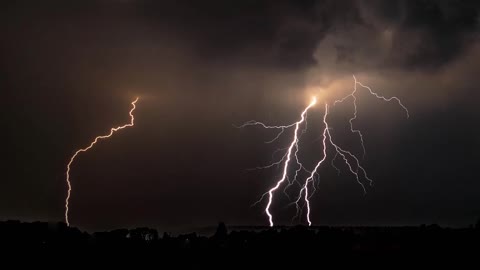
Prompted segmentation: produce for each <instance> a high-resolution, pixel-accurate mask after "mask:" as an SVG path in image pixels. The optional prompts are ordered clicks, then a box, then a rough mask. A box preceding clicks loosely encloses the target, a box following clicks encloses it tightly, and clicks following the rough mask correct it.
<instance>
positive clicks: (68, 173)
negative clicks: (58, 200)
mask: <svg viewBox="0 0 480 270" xmlns="http://www.w3.org/2000/svg"><path fill="white" fill-rule="evenodd" d="M137 101H138V97H137V98H136V99H135V100H134V101H132V103H131V104H132V109H131V110H130V112H129V115H130V123H128V124H125V125H123V126H119V127H115V128H111V129H110V133H109V134H107V135H102V136H97V137H96V138H95V139H94V140H93V141H92V142H91V143H90V145H89V146H87V147H85V148H82V149H79V150H77V151H76V152H75V154H73V156H72V157H71V158H70V161H69V162H68V164H67V173H66V174H67V178H66V182H67V186H68V191H67V198H66V199H65V222H66V223H67V226H70V222H69V220H68V211H69V208H68V206H69V201H70V195H71V192H72V184H71V182H70V168H71V165H72V163H73V161H75V158H76V157H77V156H78V154H80V153H82V152H87V151H88V150H90V149H91V148H92V147H93V146H94V145H95V144H96V143H97V142H98V141H99V140H103V139H106V138H110V137H111V136H112V135H113V133H115V132H117V131H119V130H121V129H124V128H127V127H133V125H134V121H135V117H134V116H133V111H135V108H136V106H135V104H136V103H137Z"/></svg>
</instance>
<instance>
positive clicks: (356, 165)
mask: <svg viewBox="0 0 480 270" xmlns="http://www.w3.org/2000/svg"><path fill="white" fill-rule="evenodd" d="M353 79H354V81H355V85H354V89H353V92H351V93H350V94H348V95H347V96H345V97H343V98H342V99H339V100H335V101H334V103H333V105H336V104H337V103H342V102H344V101H345V100H346V99H348V98H350V97H351V98H352V100H353V108H354V113H353V116H352V117H351V118H350V119H349V123H350V131H351V132H352V133H355V134H358V136H359V138H360V143H361V146H362V150H363V156H365V154H366V151H365V145H364V138H363V134H362V133H361V131H360V130H359V129H355V128H354V127H353V121H354V120H356V119H357V96H356V94H357V86H358V85H360V86H361V87H363V88H365V89H367V90H368V91H369V93H370V94H371V95H373V96H374V97H376V98H377V99H381V100H383V101H385V102H390V101H396V102H397V103H398V105H399V106H400V107H401V108H402V109H403V110H405V112H406V114H407V118H408V117H409V112H408V109H407V108H406V107H405V106H404V105H403V103H402V102H401V101H400V99H399V98H397V97H395V96H394V97H390V98H386V97H384V96H381V95H379V94H377V93H375V92H373V90H372V89H371V88H370V87H368V86H365V85H363V84H362V83H360V82H359V81H357V78H356V77H355V76H353ZM315 103H316V99H314V100H313V101H312V102H311V103H310V105H309V106H308V107H306V108H305V110H304V111H303V112H302V114H301V119H300V120H299V121H297V122H295V123H293V124H290V125H285V126H268V125H265V124H263V123H261V122H258V121H249V122H247V123H245V124H244V125H242V126H240V127H245V126H250V125H259V126H262V127H263V128H266V129H280V132H279V133H278V134H277V135H276V137H275V138H274V139H273V140H271V141H268V142H267V143H271V142H273V141H275V140H277V139H278V138H279V137H280V136H281V135H282V134H283V133H284V131H285V130H286V129H288V128H291V127H295V132H294V136H293V139H292V141H291V143H290V146H289V147H288V150H287V152H286V153H285V154H284V155H283V156H282V158H281V159H280V160H279V161H276V162H273V163H272V164H270V165H267V166H264V167H257V168H258V169H260V168H270V167H273V166H275V165H277V166H279V165H280V164H283V174H282V177H281V178H280V180H278V181H277V182H276V185H275V186H274V187H272V188H271V189H270V190H269V191H268V192H266V193H264V194H263V195H262V196H261V198H260V200H259V201H257V202H256V203H255V204H257V203H259V202H260V201H262V200H263V198H264V197H265V196H266V195H267V194H268V203H267V206H266V208H265V212H266V214H267V216H268V219H269V223H270V226H273V225H274V223H273V217H272V214H271V212H270V207H271V205H272V202H273V195H274V192H275V191H276V190H277V189H278V188H279V187H280V186H281V185H282V184H283V182H285V181H287V182H288V184H287V185H286V186H285V189H284V193H285V194H286V195H287V197H288V194H287V193H286V191H285V190H286V189H287V188H288V187H290V186H291V185H293V184H294V183H297V184H299V185H300V183H299V182H298V181H297V177H298V175H299V172H300V171H302V170H303V171H305V172H307V173H308V174H309V176H308V177H307V179H306V180H305V182H304V184H303V185H300V191H299V194H298V197H297V199H296V200H295V201H294V202H293V203H292V204H295V205H296V208H297V215H296V216H294V219H295V218H296V217H298V216H299V215H300V214H301V213H302V210H303V206H302V207H300V205H299V203H300V200H301V199H302V198H303V200H304V202H305V204H304V206H306V207H307V222H308V225H309V226H310V225H311V224H312V222H311V219H310V212H311V211H310V210H311V208H310V198H311V196H312V195H313V194H314V193H315V191H316V187H315V184H314V182H315V176H317V175H318V171H319V169H320V167H321V165H322V164H323V163H324V162H325V161H326V159H327V146H328V145H331V146H332V147H333V149H334V150H335V155H334V156H333V158H332V159H331V165H332V167H334V168H335V169H336V170H337V172H338V174H340V169H339V168H338V167H336V166H335V164H334V162H335V160H336V159H337V157H338V156H340V157H341V158H342V159H343V161H344V162H345V165H346V166H347V167H348V169H349V171H350V173H352V174H353V175H354V176H355V179H356V181H357V183H358V184H359V185H360V186H361V187H362V189H363V191H364V193H366V191H367V190H366V188H365V185H364V183H363V182H362V181H364V180H366V181H368V183H369V185H370V186H371V185H372V184H373V180H372V179H371V178H370V177H369V176H368V175H367V172H366V170H365V168H364V167H363V166H362V165H361V164H360V158H358V157H357V156H356V155H355V154H354V153H352V152H351V151H348V150H345V149H343V148H342V147H340V146H339V145H338V144H336V143H335V142H334V140H333V138H332V134H331V127H330V126H329V124H328V116H329V106H328V104H327V103H325V114H324V116H323V124H324V129H323V136H322V137H323V140H322V142H323V157H322V158H321V160H320V161H318V163H317V164H316V166H315V167H314V169H313V170H312V171H308V170H307V169H305V167H304V166H303V164H302V163H301V162H300V160H299V157H298V153H299V147H298V142H299V139H300V136H301V134H300V135H299V129H300V125H301V124H302V123H305V128H304V129H303V130H302V134H303V133H305V132H306V124H307V122H306V114H307V111H308V109H309V108H310V107H312V106H313V105H315ZM292 152H293V153H292ZM292 155H293V157H294V158H295V163H296V165H297V166H298V167H297V169H296V170H295V174H294V177H293V180H291V181H290V180H289V178H288V171H289V167H290V163H291V159H292ZM310 184H312V185H311V186H312V188H313V190H312V191H310V189H309V185H310Z"/></svg>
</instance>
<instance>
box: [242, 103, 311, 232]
mask: <svg viewBox="0 0 480 270" xmlns="http://www.w3.org/2000/svg"><path fill="white" fill-rule="evenodd" d="M315 103H317V99H316V98H315V97H314V98H313V99H312V101H311V102H310V104H309V105H308V106H307V107H306V108H305V109H304V110H303V112H302V114H301V115H300V120H298V121H297V122H295V123H293V124H290V125H285V126H267V125H265V124H264V123H262V122H258V121H253V120H252V121H249V122H246V123H245V124H243V125H241V126H239V127H238V128H243V127H246V126H254V125H259V126H262V127H263V128H266V129H280V132H279V133H278V134H277V136H276V137H275V138H274V139H273V140H270V141H268V142H267V143H271V142H273V141H275V140H276V139H278V138H279V137H280V135H282V134H283V132H284V131H285V129H288V128H291V127H295V131H294V135H293V139H292V142H291V143H290V146H289V147H288V148H287V152H286V154H285V155H284V156H283V157H282V158H281V159H280V161H277V162H274V163H272V164H270V165H267V166H265V167H258V168H269V167H272V166H274V165H278V164H280V163H281V162H283V161H284V165H283V175H282V177H281V178H280V180H278V181H277V184H276V185H275V186H274V187H272V188H271V189H270V190H269V191H268V192H266V193H264V194H263V195H262V197H261V198H260V200H259V201H257V203H258V202H260V201H261V200H262V199H263V197H265V195H267V194H268V204H267V207H266V208H265V212H266V213H267V215H268V219H269V222H270V226H273V216H272V214H271V213H270V206H271V205H272V202H273V193H274V192H275V191H276V190H277V189H278V188H279V187H280V185H281V184H282V183H283V182H285V180H287V181H288V179H287V177H288V167H289V164H290V160H291V156H292V152H293V149H294V148H295V151H294V152H293V156H295V162H296V163H297V165H298V166H299V168H298V169H297V170H296V172H295V177H294V179H293V181H291V182H290V181H288V182H289V185H291V184H292V183H293V182H295V181H296V177H297V175H298V172H299V171H300V170H302V169H304V167H303V165H302V164H301V163H300V161H299V159H298V156H297V153H298V141H299V132H298V131H299V129H300V125H301V124H302V123H306V115H307V112H308V109H310V108H311V107H312V106H314V105H315ZM302 132H305V129H304V130H303V131H302ZM287 187H288V186H287ZM255 204H256V203H255Z"/></svg>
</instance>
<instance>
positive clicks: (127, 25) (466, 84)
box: [0, 0, 480, 229]
mask: <svg viewBox="0 0 480 270" xmlns="http://www.w3.org/2000/svg"><path fill="white" fill-rule="evenodd" d="M2 5H3V8H2V9H1V11H0V22H1V25H0V30H1V33H2V36H1V37H0V38H1V40H2V41H1V43H0V56H1V59H2V60H1V61H0V71H1V75H0V89H1V90H2V94H3V95H2V96H3V98H4V101H5V104H4V106H2V113H1V117H2V118H1V119H2V123H3V126H4V127H6V129H5V130H6V131H4V132H2V136H3V137H4V138H3V141H6V142H8V145H7V148H6V151H5V154H4V155H5V156H6V157H7V159H8V161H7V163H4V164H2V166H3V167H2V171H3V173H4V176H5V177H2V181H1V183H0V185H1V186H0V194H1V196H0V216H4V217H21V218H31V219H38V218H47V219H50V220H58V219H61V218H62V216H63V200H64V195H65V183H64V169H65V168H64V166H65V163H66V160H67V159H68V158H69V155H70V154H71V153H72V151H73V150H74V149H76V148H78V147H80V146H83V145H85V143H87V142H89V140H90V139H91V138H92V137H93V136H95V135H98V134H99V133H102V132H103V131H105V130H106V129H108V127H110V126H111V125H112V124H121V123H123V122H124V121H125V120H126V119H127V118H126V109H127V108H128V105H129V101H130V100H131V98H132V97H134V96H136V95H140V96H141V101H140V102H139V107H138V110H137V112H136V113H137V116H138V117H137V121H138V122H137V124H138V125H137V126H136V127H135V128H134V129H132V130H130V131H128V132H125V133H123V134H119V135H118V137H116V138H115V140H112V141H111V143H105V144H102V145H99V147H98V149H96V152H95V154H91V155H85V156H84V157H82V158H81V159H79V163H78V164H77V165H76V167H75V169H74V172H73V174H74V175H73V179H74V193H73V198H72V205H73V207H72V213H71V215H72V221H73V223H74V224H79V225H80V226H83V227H85V228H89V229H97V228H111V227H115V226H124V225H135V224H138V225H152V226H157V225H158V226H162V227H164V228H173V227H177V226H184V227H188V226H199V225H204V224H211V223H215V222H216V221H218V219H224V220H225V221H227V222H232V223H242V224H252V223H255V224H264V221H265V220H264V216H263V213H262V210H261V207H260V208H250V205H251V203H252V202H254V201H256V200H257V199H258V195H260V194H262V193H263V192H264V191H265V189H266V188H267V187H269V186H270V185H271V183H272V182H271V181H272V180H271V179H272V178H274V177H275V176H276V172H268V171H267V172H258V173H253V174H245V173H243V171H244V169H245V168H249V167H255V166H259V165H263V164H264V163H267V162H269V161H270V157H271V155H270V153H271V152H272V150H275V149H274V147H273V146H271V145H263V144H262V142H263V141H265V140H266V138H265V137H268V136H270V135H271V134H265V133H263V132H262V131H259V130H236V129H233V128H232V124H238V123H242V122H244V121H247V120H250V119H258V120H264V121H268V122H272V123H285V122H289V121H293V120H294V119H296V117H297V114H298V111H299V110H301V109H302V106H304V104H305V101H306V98H309V96H307V95H305V92H308V91H309V90H306V89H310V88H315V87H323V88H325V89H326V91H330V92H331V94H332V95H334V94H337V92H338V93H343V92H345V91H347V90H349V89H351V87H352V79H351V74H352V73H355V74H358V76H359V78H361V79H362V81H363V82H365V83H367V84H369V85H371V86H372V87H374V88H375V89H378V90H379V91H381V93H383V94H385V95H386V96H390V95H397V96H399V97H400V98H402V100H404V103H405V104H406V105H407V106H408V107H409V108H410V109H411V115H412V119H410V120H408V121H409V122H407V121H406V120H405V119H404V115H403V114H401V113H399V111H398V110H397V108H396V107H394V106H382V107H379V106H381V105H378V103H375V102H374V101H372V100H371V99H370V100H366V101H365V103H363V104H362V105H363V106H362V109H363V112H364V114H363V118H362V119H360V120H359V123H358V125H359V126H361V127H362V128H365V130H369V133H368V137H367V138H366V144H367V145H366V146H367V150H368V149H372V150H371V152H372V154H371V155H370V156H369V159H367V160H366V163H367V164H369V165H367V166H368V169H369V170H370V171H371V172H372V174H373V175H374V176H375V179H379V182H378V185H377V186H376V189H377V190H375V191H373V195H372V196H371V197H368V199H364V198H363V197H362V196H363V195H362V194H361V192H360V191H359V190H358V187H357V186H355V185H354V184H353V182H352V179H350V178H348V176H346V175H342V176H341V177H337V176H335V174H331V175H329V174H328V172H327V175H328V177H326V178H325V179H333V180H328V181H327V180H325V181H324V182H322V183H323V185H324V186H323V187H324V190H325V191H320V192H321V193H320V194H319V196H318V198H317V199H316V200H317V203H316V204H315V206H316V207H315V210H314V211H317V213H315V214H313V215H315V216H318V217H322V219H321V220H322V222H324V223H331V224H338V223H382V222H384V223H385V222H392V223H395V222H397V223H398V222H406V223H408V222H418V221H419V220H422V221H424V220H426V222H428V221H432V220H434V219H435V218H436V217H438V216H441V213H442V211H443V212H444V213H445V214H444V215H445V220H446V222H450V223H452V224H459V223H461V222H464V221H465V220H468V219H469V218H470V217H472V216H474V215H475V211H477V210H479V208H478V207H479V205H480V204H479V202H478V199H476V197H474V196H473V195H472V194H473V192H472V191H476V190H479V185H478V183H472V181H471V179H470V178H471V177H472V175H473V170H470V169H468V168H467V169H465V168H463V167H462V166H463V165H465V167H469V166H471V165H472V164H471V158H472V156H471V155H462V154H461V152H462V151H463V152H467V151H470V150H469V149H478V140H477V139H476V138H475V137H474V135H471V134H470V132H469V131H468V128H469V127H470V122H471V121H472V120H473V119H474V118H475V117H476V116H478V110H476V109H475V108H476V107H475V106H476V104H475V102H474V101H475V97H478V95H479V94H478V87H477V86H476V85H475V79H476V77H477V75H478V74H477V73H478V70H480V64H479V63H480V46H479V36H478V33H479V6H480V4H479V3H478V1H413V0H412V1H353V0H352V1H334V0H325V1H301V2H300V1H147V0H145V1H142V0H130V1H126V0H125V1H121V0H118V1H116V0H103V1H93V0H91V1H7V2H4V3H3V4H2ZM308 93H309V94H310V92H308ZM315 94H316V93H315ZM440 101H441V102H440ZM379 109H381V110H382V111H384V112H385V113H384V114H383V115H379V114H378V113H376V111H377V110H379ZM320 114H321V111H320V110H318V111H317V112H315V113H312V115H311V117H312V120H311V123H312V130H315V124H314V123H316V122H315V121H317V120H319V119H316V118H315V117H316V116H317V117H318V116H319V115H320ZM315 115H316V116H315ZM439 116H441V119H439V118H438V117H439ZM309 117H310V115H309ZM343 117H347V116H344V115H338V120H337V121H339V122H341V121H340V120H341V119H343ZM367 117H372V118H371V121H369V120H368V119H370V118H368V119H366V118H367ZM127 120H128V119H127ZM332 121H334V120H332ZM392 123H395V124H392ZM451 126H454V129H455V130H460V131H462V132H460V133H463V135H460V134H457V133H455V132H453V131H452V129H451V128H452V127H451ZM338 129H340V127H339V128H338ZM412 129H413V130H416V132H415V133H411V132H410V131H411V130H412ZM439 130H448V132H445V133H442V134H443V135H442V136H445V137H446V139H445V140H443V139H442V138H441V137H440V138H438V137H436V136H439V135H438V134H439V133H438V132H439ZM463 131H465V132H463ZM467 131H468V132H467ZM471 133H472V134H474V133H475V132H471ZM416 135H418V136H416ZM431 137H435V138H436V139H434V140H432V139H430V138H431ZM349 138H350V137H348V136H347V135H345V140H348V139H349ZM267 139H268V138H267ZM350 139H352V138H350ZM352 140H354V138H353V139H352ZM444 141H460V144H458V145H448V144H446V143H445V142H444ZM418 145H423V146H425V147H422V148H421V149H419V148H418V147H417V146H418ZM278 146H279V147H281V146H282V145H278ZM427 146H428V147H427ZM275 147H276V146H275ZM311 148H312V149H313V147H311ZM424 149H430V152H431V153H432V154H433V155H434V157H433V158H431V156H430V155H428V154H427V152H428V151H427V152H425V151H424ZM443 150H444V151H443ZM373 152H375V153H373ZM442 153H446V154H448V155H445V156H448V157H451V156H455V158H447V157H442V158H439V156H441V155H442ZM311 156H313V157H316V153H315V152H314V151H312V153H311ZM410 156H415V157H418V158H417V159H421V160H418V162H417V160H415V159H412V158H410ZM305 158H306V159H308V157H305ZM449 162H452V163H451V167H449V168H448V173H447V174H445V176H442V173H441V172H439V171H437V170H436V169H437V165H438V164H441V166H442V167H445V168H446V167H448V164H449ZM419 164H421V166H420V165H419ZM92 168H95V169H92ZM462 168H463V169H462ZM457 171H462V172H458V175H455V173H456V172H457ZM391 172H394V173H391ZM417 174H418V175H419V176H418V175H417ZM447 176H448V179H450V178H456V179H457V182H455V184H454V186H455V188H456V189H455V192H454V194H453V195H451V197H449V196H450V195H449V194H450V193H449V192H450V189H449V185H450V183H449V180H448V179H447ZM337 179H338V182H336V181H337ZM405 179H407V180H405ZM425 179H427V180H425ZM382 181H383V182H382ZM432 186H433V188H432ZM462 186H465V187H470V189H469V191H467V190H465V189H464V188H462ZM431 188H432V189H433V190H434V191H431ZM322 192H323V193H322ZM105 194H108V198H106V197H105ZM425 194H429V195H428V196H425ZM462 196H463V197H464V198H466V200H467V201H468V202H469V205H470V208H468V209H462V204H461V202H459V200H460V198H462ZM339 198H342V199H341V200H340V199H339ZM429 198H431V199H429ZM445 198H448V199H451V200H454V201H455V202H456V203H453V204H448V203H447V202H442V200H444V199H445ZM402 204H403V205H407V206H405V207H403V206H402ZM424 204H428V207H426V208H424ZM329 207H336V208H337V209H342V210H343V211H344V212H342V214H339V213H338V212H336V211H333V210H332V209H330V208H329ZM459 209H460V210H461V212H462V211H463V212H462V213H465V215H464V216H463V217H458V214H455V213H456V212H458V211H459ZM389 210H391V212H389ZM410 210H411V212H412V213H409V211H410ZM275 211H276V213H278V214H279V215H280V219H281V220H285V221H286V222H288V221H289V220H290V216H287V215H285V217H281V215H282V214H281V213H282V212H283V210H282V209H280V207H279V208H278V209H276V210H275ZM369 211H371V213H370V212H369ZM428 211H430V212H431V213H434V214H428V213H425V212H428ZM289 213H290V212H288V214H289ZM313 215H312V216H313ZM462 224H463V223H462Z"/></svg>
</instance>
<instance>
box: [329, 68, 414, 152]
mask: <svg viewBox="0 0 480 270" xmlns="http://www.w3.org/2000/svg"><path fill="white" fill-rule="evenodd" d="M352 76H353V80H354V81H355V85H354V87H353V91H352V92H351V93H350V94H348V95H346V96H345V97H343V98H341V99H339V100H335V102H334V103H333V105H336V104H337V103H342V102H344V101H345V100H346V99H348V98H349V97H351V98H352V99H353V109H354V110H353V116H352V117H351V118H350V119H349V121H348V122H349V123H350V131H351V132H352V133H356V134H358V136H359V138H360V144H361V146H362V150H363V157H365V154H366V150H365V143H364V140H363V134H362V132H361V131H360V130H358V129H355V128H353V121H354V120H356V119H357V96H355V94H356V93H357V85H360V86H361V87H363V88H365V89H368V91H369V93H370V94H371V95H373V96H375V97H376V98H378V99H382V100H383V101H386V102H389V101H392V100H395V101H396V102H398V105H400V107H402V109H403V110H405V112H406V114H407V118H409V117H410V114H409V112H408V109H407V107H405V106H404V105H403V104H402V102H401V101H400V99H399V98H397V97H395V96H394V97H390V98H386V97H384V96H381V95H379V94H377V93H375V92H373V90H372V89H371V88H370V87H368V86H365V85H363V84H362V83H361V82H359V81H357V78H356V77H355V75H352Z"/></svg>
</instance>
